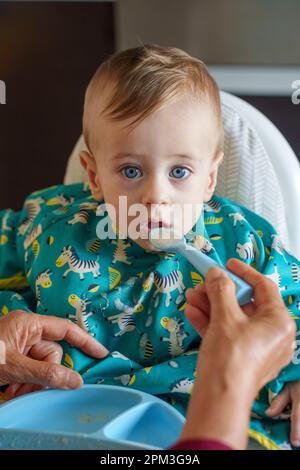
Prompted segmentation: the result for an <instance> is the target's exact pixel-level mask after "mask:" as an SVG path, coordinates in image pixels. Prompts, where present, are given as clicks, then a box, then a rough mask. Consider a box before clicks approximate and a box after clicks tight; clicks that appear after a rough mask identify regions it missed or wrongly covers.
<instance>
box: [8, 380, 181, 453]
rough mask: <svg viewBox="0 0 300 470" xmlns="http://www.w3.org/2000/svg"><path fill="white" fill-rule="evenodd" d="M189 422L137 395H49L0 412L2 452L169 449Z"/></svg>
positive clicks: (93, 388) (90, 390)
mask: <svg viewBox="0 0 300 470" xmlns="http://www.w3.org/2000/svg"><path fill="white" fill-rule="evenodd" d="M184 422H185V419H184V417H183V416H182V415H181V414H180V413H179V412H178V411H176V410H175V409H174V408H173V407H171V405H168V404H167V403H165V402H164V401H162V400H160V399H159V398H156V397H154V396H152V395H149V394H147V393H143V392H139V391H138V390H133V389H126V388H123V387H117V386H111V385H84V386H83V387H82V388H80V389H79V390H70V391H69V390H68V391H66V390H45V391H42V392H34V393H30V394H28V395H24V396H22V397H19V398H15V399H14V400H11V401H9V402H7V403H5V404H4V405H2V406H1V407H0V449H37V450H38V449H59V450H63V449H64V450H66V449H99V450H118V449H122V450H124V449H125V450H126V449H166V448H168V447H169V446H171V445H172V444H174V442H175V441H176V440H177V438H178V437H179V434H180V432H181V430H182V427H183V424H184Z"/></svg>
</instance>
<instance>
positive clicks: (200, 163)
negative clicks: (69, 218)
mask: <svg viewBox="0 0 300 470" xmlns="http://www.w3.org/2000/svg"><path fill="white" fill-rule="evenodd" d="M128 122H129V121H120V122H112V121H108V120H106V121H104V120H103V119H102V120H101V125H99V133H98V146H97V151H96V153H95V155H94V158H95V164H96V165H95V175H94V178H93V184H92V185H91V187H92V191H93V193H94V196H95V197H98V198H99V194H101V195H102V197H103V199H104V201H105V203H106V204H111V205H112V206H114V208H115V212H116V215H117V219H116V227H117V229H119V228H120V224H119V216H120V215H121V214H123V215H124V209H120V207H119V202H120V197H121V196H123V197H124V196H125V197H126V203H127V208H128V210H129V208H130V206H132V205H133V204H142V205H143V206H142V207H143V208H144V209H145V210H144V211H143V214H142V216H141V218H142V223H141V226H139V225H137V224H132V222H133V221H134V220H136V218H137V216H138V215H139V213H138V212H136V213H134V214H131V215H128V214H127V215H126V224H127V227H129V228H130V225H131V228H133V227H136V229H137V230H136V231H137V232H140V234H139V235H136V231H134V232H131V231H129V238H133V239H134V241H135V242H136V243H138V244H139V245H140V246H141V247H143V248H145V249H148V250H149V249H150V250H151V249H152V245H151V244H150V242H149V240H147V238H148V235H149V229H148V224H149V223H150V221H152V227H153V226H155V225H156V224H155V223H159V224H160V225H165V226H171V227H172V228H173V229H175V230H176V231H177V232H178V231H179V232H180V233H181V234H182V235H184V234H186V233H187V232H188V231H189V230H191V228H192V227H193V226H194V224H195V223H196V221H197V220H198V218H199V216H200V214H201V210H202V205H203V202H205V201H208V200H209V199H210V198H211V196H212V193H213V190H214V187H215V183H216V177H217V169H218V163H219V159H217V158H214V156H215V151H216V139H217V129H216V119H215V117H214V115H213V110H212V107H211V105H210V104H209V103H206V102H204V103H201V104H200V103H199V102H197V101H196V100H192V99H191V98H189V97H183V98H181V99H180V100H179V101H176V102H174V103H170V104H167V105H165V106H164V107H163V108H161V109H159V110H158V111H156V112H154V113H153V114H151V115H150V116H148V117H147V118H146V119H144V120H143V121H142V122H140V123H139V124H138V125H137V126H136V127H134V128H126V127H125V125H126V124H128ZM87 166H88V167H89V164H88V165H87ZM88 169H89V168H88ZM91 174H92V172H91V171H89V177H90V180H91ZM123 226H124V225H123ZM132 233H134V234H135V235H134V236H131V234H132ZM143 238H144V239H143Z"/></svg>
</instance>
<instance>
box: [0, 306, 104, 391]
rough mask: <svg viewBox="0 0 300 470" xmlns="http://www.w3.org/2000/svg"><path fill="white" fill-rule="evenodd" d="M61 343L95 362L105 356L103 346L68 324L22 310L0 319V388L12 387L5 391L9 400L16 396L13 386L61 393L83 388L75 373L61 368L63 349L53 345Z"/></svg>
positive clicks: (68, 322) (60, 319)
mask: <svg viewBox="0 0 300 470" xmlns="http://www.w3.org/2000/svg"><path fill="white" fill-rule="evenodd" d="M60 340H65V341H67V342H68V343H69V344H71V345H72V346H75V347H77V348H80V349H82V351H83V352H85V353H86V354H88V355H90V356H92V357H95V358H99V359H102V358H103V357H105V356H107V354H108V351H107V349H106V348H105V347H104V346H102V345H101V344H100V343H98V342H97V341H96V340H95V339H93V338H92V337H91V336H90V335H89V334H88V333H86V332H85V331H83V330H82V329H81V328H79V327H78V326H77V325H75V324H74V323H72V322H71V321H70V320H65V319H62V318H57V317H50V316H46V315H38V314H35V313H28V312H24V311H22V310H15V311H13V312H10V313H9V314H8V315H7V316H5V317H2V318H0V385H6V384H14V385H13V386H11V387H8V390H9V392H8V394H9V396H8V398H10V397H11V396H10V395H13V394H15V392H16V389H17V387H18V386H17V385H15V384H24V383H25V384H36V385H40V386H42V387H51V388H64V389H73V388H79V387H80V386H81V385H82V383H83V381H82V378H81V376H80V375H79V374H78V373H77V372H75V371H72V370H71V369H68V368H67V367H64V366H62V365H60V362H61V358H62V348H61V346H60V345H59V344H58V343H57V342H56V341H60ZM24 387H26V385H24ZM27 387H28V386H27ZM27 391H29V390H28V389H27ZM23 393H24V390H23Z"/></svg>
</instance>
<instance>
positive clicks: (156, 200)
mask: <svg viewBox="0 0 300 470" xmlns="http://www.w3.org/2000/svg"><path fill="white" fill-rule="evenodd" d="M142 191H143V192H142V199H141V200H142V204H145V205H149V204H152V205H156V204H158V205H160V204H170V195H169V194H168V191H167V188H166V186H165V185H164V184H163V183H162V182H160V181H159V180H155V181H151V182H148V183H146V184H145V185H144V187H143V190H142Z"/></svg>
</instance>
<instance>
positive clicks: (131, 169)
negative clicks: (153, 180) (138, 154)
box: [122, 166, 142, 179]
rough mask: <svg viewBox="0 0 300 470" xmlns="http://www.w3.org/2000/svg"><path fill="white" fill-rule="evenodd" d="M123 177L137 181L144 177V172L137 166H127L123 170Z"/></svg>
mask: <svg viewBox="0 0 300 470" xmlns="http://www.w3.org/2000/svg"><path fill="white" fill-rule="evenodd" d="M122 175H124V176H126V178H130V179H136V178H137V177H139V176H141V175H142V172H141V171H140V170H139V169H138V168H136V167H135V166H126V167H125V168H123V169H122Z"/></svg>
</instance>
